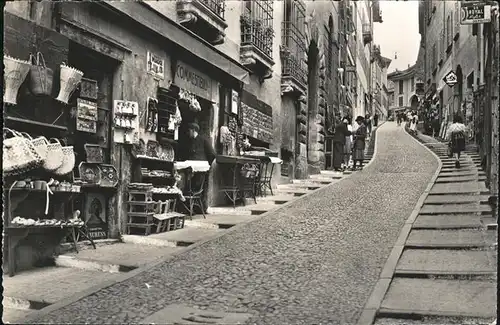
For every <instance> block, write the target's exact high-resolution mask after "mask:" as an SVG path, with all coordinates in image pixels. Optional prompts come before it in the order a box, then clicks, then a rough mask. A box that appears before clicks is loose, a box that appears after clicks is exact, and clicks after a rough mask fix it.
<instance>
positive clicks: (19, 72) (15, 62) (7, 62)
mask: <svg viewBox="0 0 500 325" xmlns="http://www.w3.org/2000/svg"><path fill="white" fill-rule="evenodd" d="M3 64H4V94H3V101H4V102H5V103H7V104H13V105H16V104H17V93H18V91H19V88H20V87H21V84H22V83H23V82H24V79H26V76H27V75H28V72H29V71H30V66H31V63H30V62H28V61H24V60H19V59H14V58H12V57H10V56H4V57H3Z"/></svg>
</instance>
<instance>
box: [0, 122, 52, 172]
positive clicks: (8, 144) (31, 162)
mask: <svg viewBox="0 0 500 325" xmlns="http://www.w3.org/2000/svg"><path fill="white" fill-rule="evenodd" d="M9 134H10V136H12V137H10V138H8V137H7V136H8V135H9ZM2 162H3V174H4V176H12V175H19V174H22V173H25V172H27V171H30V170H32V169H35V168H38V167H40V166H41V165H42V163H43V161H42V158H41V157H40V155H39V154H38V152H37V150H36V148H35V146H34V145H33V143H32V142H31V140H29V139H27V138H26V137H24V136H23V135H22V134H20V133H19V132H17V131H14V130H10V129H7V128H5V129H4V142H3V157H2Z"/></svg>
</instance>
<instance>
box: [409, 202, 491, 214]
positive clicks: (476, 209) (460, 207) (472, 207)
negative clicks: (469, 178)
mask: <svg viewBox="0 0 500 325" xmlns="http://www.w3.org/2000/svg"><path fill="white" fill-rule="evenodd" d="M419 213H420V214H487V213H491V207H490V206H489V205H486V204H479V203H466V204H443V205H435V204H429V205H427V204H424V205H423V206H422V208H421V209H420V212H419Z"/></svg>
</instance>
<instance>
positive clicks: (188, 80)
mask: <svg viewBox="0 0 500 325" xmlns="http://www.w3.org/2000/svg"><path fill="white" fill-rule="evenodd" d="M175 84H176V85H177V86H179V87H180V88H182V89H185V90H187V91H189V92H191V93H194V94H196V95H197V96H200V97H203V98H205V99H208V100H211V99H212V80H211V79H210V78H209V77H208V76H207V75H206V74H204V73H202V72H200V71H198V70H196V69H194V68H193V67H191V66H189V65H187V64H186V63H183V62H178V63H177V72H176V75H175Z"/></svg>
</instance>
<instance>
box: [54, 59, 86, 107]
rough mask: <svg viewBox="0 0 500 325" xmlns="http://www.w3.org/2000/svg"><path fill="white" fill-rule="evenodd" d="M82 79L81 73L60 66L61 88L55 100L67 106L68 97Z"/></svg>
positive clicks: (62, 65)
mask: <svg viewBox="0 0 500 325" xmlns="http://www.w3.org/2000/svg"><path fill="white" fill-rule="evenodd" d="M82 77H83V72H81V71H80V70H77V69H75V68H71V67H68V66H66V65H64V64H61V77H60V79H61V88H60V89H59V95H57V98H56V100H58V101H60V102H62V103H64V104H67V103H68V100H69V97H70V96H71V94H72V93H73V91H75V89H76V86H78V84H79V83H80V81H81V80H82Z"/></svg>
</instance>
